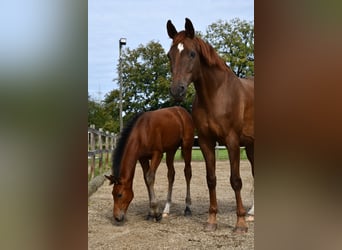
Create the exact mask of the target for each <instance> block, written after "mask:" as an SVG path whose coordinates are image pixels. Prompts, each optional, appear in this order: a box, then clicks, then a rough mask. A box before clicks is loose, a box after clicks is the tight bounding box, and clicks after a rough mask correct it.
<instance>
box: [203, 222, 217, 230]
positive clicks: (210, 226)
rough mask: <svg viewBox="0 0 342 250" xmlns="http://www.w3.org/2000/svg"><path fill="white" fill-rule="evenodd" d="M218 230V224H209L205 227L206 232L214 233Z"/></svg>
mask: <svg viewBox="0 0 342 250" xmlns="http://www.w3.org/2000/svg"><path fill="white" fill-rule="evenodd" d="M216 229H217V224H216V223H208V222H207V224H206V225H205V226H204V231H205V232H214V231H215V230H216Z"/></svg>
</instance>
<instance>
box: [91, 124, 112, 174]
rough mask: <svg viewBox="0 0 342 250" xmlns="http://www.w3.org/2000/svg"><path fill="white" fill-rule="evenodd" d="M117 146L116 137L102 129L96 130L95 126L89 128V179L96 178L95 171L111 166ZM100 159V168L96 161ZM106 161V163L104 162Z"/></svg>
mask: <svg viewBox="0 0 342 250" xmlns="http://www.w3.org/2000/svg"><path fill="white" fill-rule="evenodd" d="M115 145H116V135H115V134H114V133H109V132H108V131H106V132H104V131H103V129H102V128H99V130H96V129H95V125H91V126H90V128H88V159H89V161H90V162H89V164H88V178H89V180H91V179H92V178H93V177H94V176H95V169H96V167H97V168H98V170H99V171H101V170H102V168H104V167H108V166H109V164H110V163H109V158H110V157H109V156H110V155H111V153H112V151H113V149H114V147H115ZM97 159H98V166H96V165H97V164H96V160H97ZM103 161H104V162H103Z"/></svg>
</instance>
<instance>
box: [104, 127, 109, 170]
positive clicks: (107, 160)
mask: <svg viewBox="0 0 342 250" xmlns="http://www.w3.org/2000/svg"><path fill="white" fill-rule="evenodd" d="M108 162H109V132H108V131H106V163H105V164H106V167H108Z"/></svg>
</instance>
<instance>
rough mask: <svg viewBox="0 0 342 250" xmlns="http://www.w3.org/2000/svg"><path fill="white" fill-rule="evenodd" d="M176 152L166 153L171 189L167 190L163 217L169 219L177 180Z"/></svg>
mask: <svg viewBox="0 0 342 250" xmlns="http://www.w3.org/2000/svg"><path fill="white" fill-rule="evenodd" d="M175 153H176V151H174V152H167V153H166V165H167V179H168V181H169V187H168V190H167V198H166V204H165V208H164V211H163V217H167V216H168V215H169V213H170V206H171V200H172V187H173V183H174V180H175V167H174V165H173V160H174V156H175Z"/></svg>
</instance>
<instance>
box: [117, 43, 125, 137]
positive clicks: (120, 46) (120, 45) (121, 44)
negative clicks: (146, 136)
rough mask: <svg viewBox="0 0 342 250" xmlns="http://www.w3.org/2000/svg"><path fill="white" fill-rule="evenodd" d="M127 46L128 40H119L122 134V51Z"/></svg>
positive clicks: (121, 125)
mask: <svg viewBox="0 0 342 250" xmlns="http://www.w3.org/2000/svg"><path fill="white" fill-rule="evenodd" d="M123 45H126V38H120V40H119V81H120V91H119V99H120V103H119V107H120V133H121V132H122V127H123V122H122V58H121V49H122V46H123Z"/></svg>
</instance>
